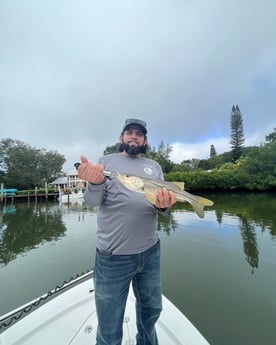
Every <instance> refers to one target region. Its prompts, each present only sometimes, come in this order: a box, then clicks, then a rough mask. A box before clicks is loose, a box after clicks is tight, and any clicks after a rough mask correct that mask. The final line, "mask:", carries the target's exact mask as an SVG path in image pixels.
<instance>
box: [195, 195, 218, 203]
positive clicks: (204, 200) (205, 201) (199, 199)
mask: <svg viewBox="0 0 276 345" xmlns="http://www.w3.org/2000/svg"><path fill="white" fill-rule="evenodd" d="M195 197H196V199H197V202H199V203H200V204H201V205H204V206H213V205H214V203H213V201H212V200H209V199H206V198H203V197H202V196H197V195H195Z"/></svg>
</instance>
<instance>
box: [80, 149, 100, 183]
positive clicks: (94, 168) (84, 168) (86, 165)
mask: <svg viewBox="0 0 276 345" xmlns="http://www.w3.org/2000/svg"><path fill="white" fill-rule="evenodd" d="M103 171H104V166H103V165H102V164H98V163H97V164H93V163H90V162H88V159H87V158H86V157H85V156H81V164H80V165H79V167H78V175H79V178H80V179H82V180H85V181H88V182H91V183H95V184H100V183H102V182H103V181H104V179H105V177H104V174H103Z"/></svg>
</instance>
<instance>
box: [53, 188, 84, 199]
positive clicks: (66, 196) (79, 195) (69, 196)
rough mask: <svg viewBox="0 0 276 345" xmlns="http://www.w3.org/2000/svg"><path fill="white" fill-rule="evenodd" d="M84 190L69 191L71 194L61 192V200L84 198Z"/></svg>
mask: <svg viewBox="0 0 276 345" xmlns="http://www.w3.org/2000/svg"><path fill="white" fill-rule="evenodd" d="M83 195H84V193H83V191H81V190H79V191H78V192H77V193H75V192H73V193H69V194H61V193H60V195H59V201H61V202H70V201H77V200H84V199H83Z"/></svg>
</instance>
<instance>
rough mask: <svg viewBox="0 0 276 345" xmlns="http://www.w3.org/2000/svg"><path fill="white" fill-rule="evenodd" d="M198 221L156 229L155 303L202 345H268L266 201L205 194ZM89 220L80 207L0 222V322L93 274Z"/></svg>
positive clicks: (18, 208) (272, 335) (273, 312)
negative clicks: (172, 311) (170, 310)
mask: <svg viewBox="0 0 276 345" xmlns="http://www.w3.org/2000/svg"><path fill="white" fill-rule="evenodd" d="M206 196H207V197H209V198H211V199H212V200H213V201H214V202H215V206H214V207H212V208H209V210H208V211H207V212H206V214H205V218H204V219H200V218H198V217H197V216H196V215H195V214H194V213H193V212H191V209H190V208H189V206H188V205H186V204H182V205H177V207H175V208H174V209H173V211H172V213H171V214H170V216H169V217H167V218H163V217H162V219H160V222H159V231H160V238H161V245H162V265H163V266H162V267H163V268H162V274H163V292H164V294H165V295H166V296H167V297H168V298H169V299H170V300H171V301H172V302H173V303H174V304H175V305H176V306H177V307H178V308H179V309H180V310H181V311H182V312H183V313H184V314H185V315H186V316H187V317H188V318H189V319H190V320H191V321H192V322H193V323H194V324H195V326H196V327H197V328H198V329H199V330H200V331H201V333H202V334H203V335H204V336H205V337H206V338H207V339H208V341H209V342H210V344H212V345H230V344H231V345H233V344H235V345H258V344H260V345H271V344H276V330H275V320H276V298H275V291H276V212H275V211H276V194H265V193H264V194H253V193H251V194H212V195H210V194H209V195H206ZM95 238H96V213H95V211H93V210H91V209H89V208H88V207H87V206H86V205H85V204H78V203H77V204H71V205H69V206H67V205H60V204H58V203H55V202H53V203H48V204H45V203H44V202H42V203H37V204H35V202H32V203H30V204H27V203H16V204H14V205H11V204H8V205H7V206H6V207H4V208H3V207H2V212H0V314H4V313H6V312H8V311H9V310H11V309H13V308H15V307H18V306H19V305H21V304H23V303H26V302H28V301H29V300H31V299H34V298H36V297H37V296H39V295H41V294H43V293H45V292H47V291H49V290H51V289H53V288H55V287H56V286H57V285H60V284H62V283H63V281H64V280H68V279H69V278H70V277H71V276H75V275H76V274H78V273H81V272H86V271H88V270H90V269H92V268H93V264H94V255H95Z"/></svg>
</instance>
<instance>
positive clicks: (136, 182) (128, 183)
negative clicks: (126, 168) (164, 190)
mask: <svg viewBox="0 0 276 345" xmlns="http://www.w3.org/2000/svg"><path fill="white" fill-rule="evenodd" d="M116 177H117V180H119V181H120V182H121V183H122V184H123V185H124V186H125V187H127V188H128V189H130V190H132V191H135V192H139V193H144V182H143V180H142V179H141V178H140V177H139V176H134V175H129V174H125V173H120V172H118V173H117V176H116Z"/></svg>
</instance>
